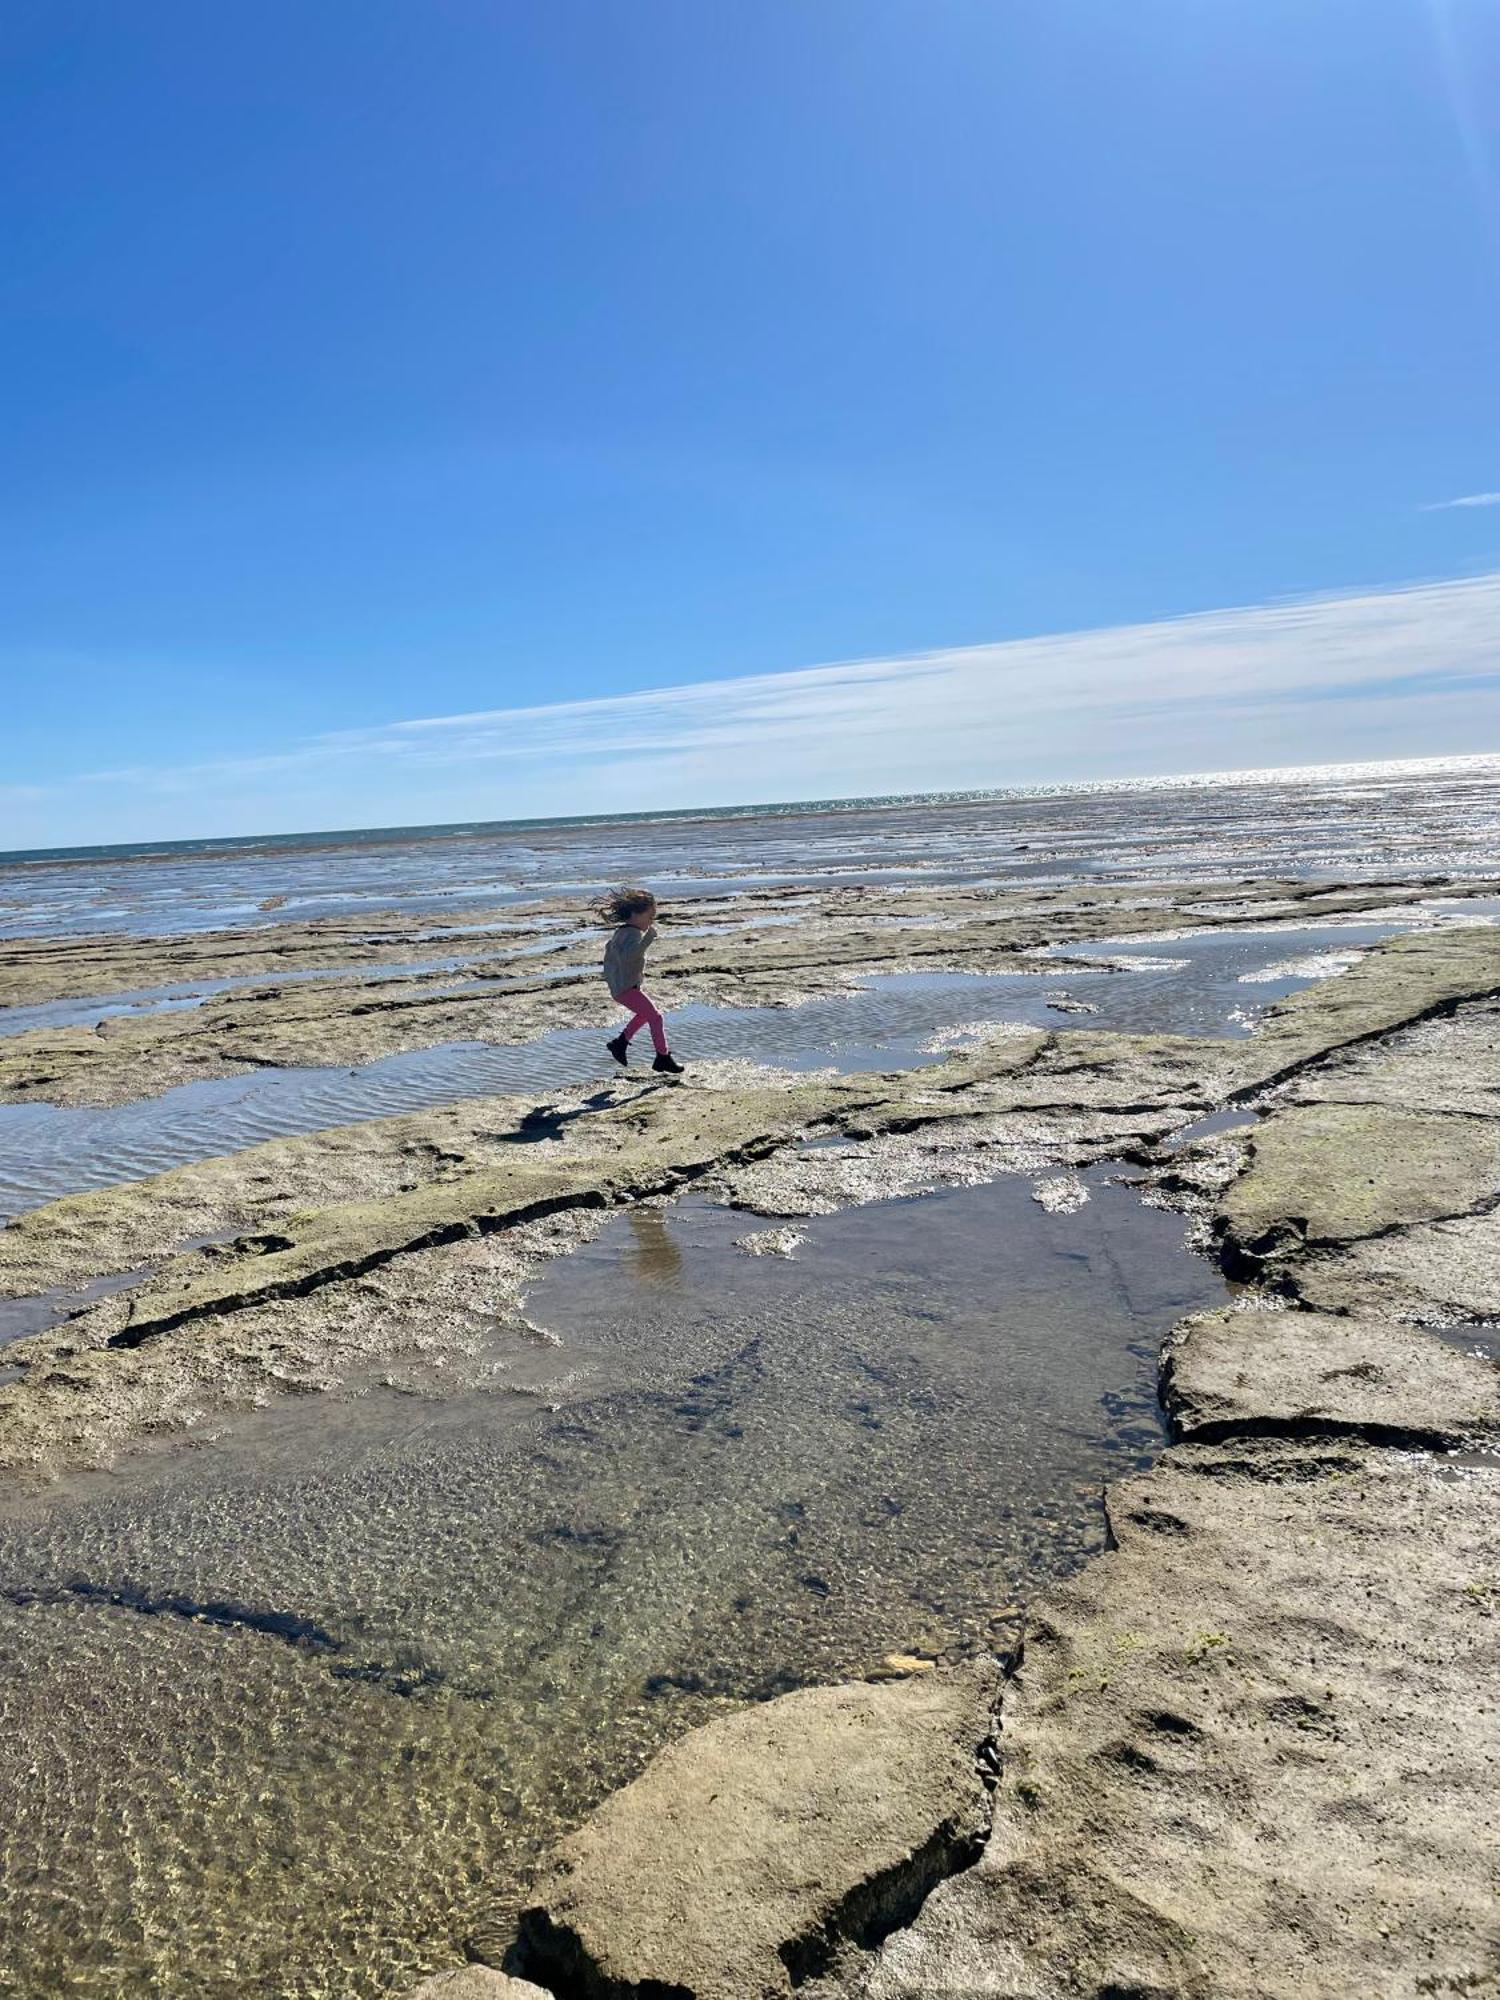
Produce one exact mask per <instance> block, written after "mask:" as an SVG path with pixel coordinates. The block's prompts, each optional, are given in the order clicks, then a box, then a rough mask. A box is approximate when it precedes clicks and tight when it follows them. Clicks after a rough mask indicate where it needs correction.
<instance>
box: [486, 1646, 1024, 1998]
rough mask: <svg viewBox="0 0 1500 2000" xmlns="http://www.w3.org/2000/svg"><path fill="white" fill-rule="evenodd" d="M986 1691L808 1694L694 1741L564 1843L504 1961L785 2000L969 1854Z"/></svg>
mask: <svg viewBox="0 0 1500 2000" xmlns="http://www.w3.org/2000/svg"><path fill="white" fill-rule="evenodd" d="M993 1692H994V1690H993V1684H992V1682H991V1681H990V1679H989V1677H988V1676H987V1675H981V1674H961V1675H960V1674H955V1675H936V1674H933V1675H926V1676H923V1677H921V1678H913V1679H908V1680H899V1681H891V1682H885V1683H882V1684H880V1685H878V1686H871V1685H867V1684H863V1683H855V1684H851V1685H845V1686H840V1687H823V1688H807V1689H803V1690H801V1691H799V1692H798V1693H796V1694H790V1695H784V1696H782V1697H781V1698H780V1699H779V1700H776V1701H773V1702H769V1703H766V1704H765V1705H763V1706H760V1707H755V1708H749V1709H745V1710H742V1711H740V1712H738V1713H736V1714H733V1715H729V1716H725V1717H723V1718H722V1719H720V1720H718V1721H715V1722H712V1723H709V1724H707V1725H706V1726H705V1727H703V1728H701V1729H698V1730H695V1731H694V1732H693V1733H692V1734H691V1735H689V1736H687V1737H684V1738H683V1739H682V1740H681V1741H680V1742H678V1743H676V1744H674V1745H672V1746H671V1747H670V1748H669V1749H667V1750H665V1751H663V1753H662V1754H661V1755H660V1756H659V1757H658V1758H657V1759H656V1760H655V1761H654V1763H652V1764H651V1765H650V1766H649V1767H648V1768H647V1770H646V1772H645V1773H644V1775H643V1776H641V1777H640V1778H638V1779H636V1781H635V1782H634V1784H631V1785H627V1786H626V1787H625V1789H624V1790H623V1791H621V1792H617V1793H616V1794H615V1795H614V1797H613V1798H611V1799H608V1800H607V1801H606V1802H605V1804H604V1805H603V1806H602V1807H601V1808H600V1809H599V1811H598V1812H596V1813H595V1814H594V1816H593V1817H592V1818H591V1819H590V1820H588V1821H586V1822H585V1824H584V1825H583V1826H582V1827H581V1828H580V1829H579V1830H578V1831H577V1832H576V1833H574V1834H572V1835H570V1836H569V1837H568V1838H567V1839H566V1840H565V1841H564V1842H563V1843H562V1844H561V1846H560V1847H559V1849H558V1850H557V1854H556V1857H555V1861H554V1865H553V1868H552V1871H551V1873H550V1874H549V1875H548V1876H547V1877H546V1878H545V1879H544V1881H543V1882H542V1884H541V1885H540V1888H539V1891H538V1894H537V1899H536V1902H535V1904H534V1906H533V1907H532V1908H531V1909H530V1910H528V1911H527V1912H526V1913H525V1915H524V1916H523V1918H522V1920H521V1932H520V1939H519V1944H518V1949H517V1952H516V1962H517V1965H518V1968H519V1969H521V1970H523V1971H526V1972H528V1973H534V1974H535V1975H536V1976H537V1977H538V1978H541V1979H546V1980H549V1981H550V1982H551V1983H553V1984H554V1985H555V1986H556V1987H557V1988H558V1990H560V1991H565V1992H567V1993H569V1994H577V1995H610V1996H625V1995H637V1996H639V1997H640V2000H659V1996H661V1995H663V1994H667V1993H670V1994H673V1995H680V1996H684V2000H686V1996H692V2000H751V1996H772V1995H786V1994H790V1993H791V1992H792V1991H793V1990H794V1989H795V1988H796V1987H797V1986H800V1985H802V1984H803V1983H804V1982H805V1981H806V1980H807V1979H809V1978H813V1977H816V1976H817V1975H818V1974H820V1973H822V1972H823V1971H825V1970H826V1969H827V1968H828V1967H829V1966H830V1965H831V1964H832V1963H833V1962H834V1961H835V1960H836V1959H837V1957H838V1955H839V1953H840V1950H841V1948H844V1947H847V1946H850V1945H854V1946H857V1945H860V1944H869V1943H872V1942H875V1941H878V1939H879V1938H881V1937H882V1936H884V1935H886V1934H887V1933H888V1932H889V1931H890V1930H892V1929H893V1928H894V1927H895V1926H897V1925H898V1924H903V1923H908V1922H910V1920H911V1918H912V1917H913V1916H914V1915H915V1914H916V1911H917V1909H918V1908H919V1906H920V1904H921V1902H922V1899H923V1897H924V1896H926V1894H927V1893H928V1891H929V1890H930V1889H931V1888H932V1887H933V1885H934V1883H936V1882H938V1881H939V1880H941V1879H942V1878H943V1877H944V1876H946V1875H948V1874H951V1873H952V1871H953V1870H954V1868H955V1867H960V1866H963V1865H965V1864H966V1863H967V1862H969V1861H970V1860H972V1859H973V1857H974V1855H975V1854H976V1853H977V1852H978V1850H979V1844H980V1839H981V1835H982V1831H983V1828H984V1825H985V1822H986V1819H987V1800H988V1794H987V1792H986V1790H985V1787H984V1784H983V1781H982V1778H981V1775H980V1768H979V1762H978V1755H977V1753H978V1750H979V1746H980V1744H981V1743H982V1742H983V1741H984V1740H985V1739H987V1737H988V1736H989V1734H990V1729H991V1703H992V1699H993Z"/></svg>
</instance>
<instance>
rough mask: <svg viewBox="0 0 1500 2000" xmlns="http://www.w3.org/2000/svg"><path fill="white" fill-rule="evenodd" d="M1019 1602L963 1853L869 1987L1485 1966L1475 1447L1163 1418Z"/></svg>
mask: <svg viewBox="0 0 1500 2000" xmlns="http://www.w3.org/2000/svg"><path fill="white" fill-rule="evenodd" d="M1111 1518H1112V1521H1113V1523H1114V1526H1115V1531H1116V1534H1117V1536H1118V1538H1119V1547H1118V1549H1117V1550H1116V1551H1115V1552H1114V1553H1112V1554H1110V1555H1108V1556H1104V1557H1101V1558H1100V1559H1099V1560H1097V1561H1096V1562H1094V1563H1092V1564H1091V1565H1090V1566H1089V1567H1088V1568H1087V1569H1086V1570H1085V1571H1084V1572H1083V1574H1082V1575H1081V1576H1080V1577H1079V1578H1078V1579H1077V1580H1076V1581H1075V1582H1073V1583H1071V1584H1068V1585H1064V1586H1063V1587H1062V1588H1061V1589H1059V1590H1057V1591H1055V1592H1053V1593H1052V1594H1051V1595H1050V1597H1049V1598H1048V1600H1047V1601H1046V1602H1045V1604H1044V1605H1042V1606H1041V1607H1039V1608H1038V1610H1037V1611H1036V1613H1035V1614H1034V1615H1033V1617H1032V1619H1031V1620H1030V1622H1029V1624H1028V1629H1027V1633H1026V1638H1025V1650H1024V1655H1023V1658H1022V1662H1021V1665H1020V1668H1019V1670H1018V1671H1017V1673H1016V1674H1015V1675H1014V1677H1013V1678H1012V1679H1011V1681H1010V1682H1009V1683H1008V1685H1007V1687H1006V1690H1005V1696H1004V1709H1003V1733H1002V1750H1003V1757H1004V1776H1003V1778H1002V1780H1001V1785H1000V1789H999V1791H998V1793H997V1796H996V1812H995V1823H994V1831H993V1833H992V1835H991V1838H990V1842H989V1845H988V1847H987V1849H986V1851H985V1854H984V1856H983V1859H982V1860H981V1861H980V1863H979V1864H978V1866H977V1867H976V1868H974V1869H972V1870H970V1871H969V1872H968V1873H967V1874H966V1875H964V1876H962V1877H959V1878H957V1879H956V1880H954V1881H952V1882H951V1883H948V1884H946V1885H945V1886H944V1887H942V1888H941V1889H939V1890H938V1891H937V1892H936V1894H935V1895H934V1896H933V1897H932V1899H931V1900H930V1901H929V1903H928V1904H927V1906H926V1908H925V1909H924V1910H923V1912H922V1914H921V1916H920V1918H919V1919H918V1920H917V1922H916V1924H915V1925H914V1926H912V1927H911V1929H909V1930H908V1931H906V1932H905V1933H903V1934H902V1935H901V1936H900V1937H898V1938H896V1939H893V1940H892V1941H891V1942H890V1943H889V1944H888V1945H887V1947H886V1948H885V1950H884V1952H883V1954H882V1955H881V1957H880V1959H879V1961H878V1962H877V1964H876V1965H875V1966H874V1968H873V1969H872V1970H871V1971H870V1973H869V1974H868V1976H867V1977H866V1979H865V1980H864V1981H862V1982H861V1984H860V1987H859V1991H860V1992H861V1993H862V1994H864V1995H867V1996H868V2000H918V1996H920V1997H921V2000H929V1996H937V1995H944V1996H954V2000H957V1996H964V2000H968V1996H971V1995H980V1994H982V1995H986V1996H991V1995H993V1996H997V2000H999V1996H1006V2000H1011V1996H1014V2000H1023V1996H1024V2000H1054V1996H1055V2000H1063V1996H1065V1995H1066V1996H1073V1995H1077V1994H1089V1995H1093V1996H1103V1995H1105V1994H1124V1993H1131V1994H1151V1995H1162V1996H1166V1995H1172V1996H1182V2000H1282V1996H1286V2000H1292V1996H1296V2000H1310V1996H1319V2000H1334V1996H1341V2000H1347V1996H1354V1995H1367V1994H1368V1995H1377V1994H1378V1995H1383V1996H1392V2000H1394V1996H1397V1995H1401V1996H1413V2000H1414V1996H1416V1995H1417V1994H1420V1993H1445V1992H1451V1993H1484V1992H1490V1991H1493V1990H1494V1986H1495V1980H1496V1975H1497V1970H1500V1927H1497V1914H1496V1913H1497V1909H1500V1903H1497V1901H1496V1899H1495V1895H1494V1887H1495V1882H1494V1874H1493V1862H1494V1855H1495V1853H1496V1836H1497V1833H1500V1822H1497V1806H1496V1798H1497V1786H1496V1781H1497V1778H1500V1719H1497V1718H1500V1711H1497V1706H1496V1700H1495V1693H1494V1688H1495V1674H1496V1669H1497V1667H1500V1617H1497V1615H1496V1613H1497V1609H1500V1606H1497V1602H1496V1595H1495V1592H1496V1579H1497V1575H1500V1571H1497V1567H1496V1565H1497V1562H1500V1473H1497V1471H1496V1469H1495V1468H1494V1467H1493V1466H1488V1467H1485V1468H1483V1469H1473V1470H1467V1471H1457V1470H1450V1469H1449V1468H1447V1467H1446V1466H1444V1465H1442V1464H1441V1463H1439V1462H1434V1461H1432V1460H1430V1459H1424V1458H1405V1457H1402V1456H1400V1455H1398V1454H1396V1453H1394V1452H1382V1451H1375V1450H1371V1449H1369V1448H1361V1447H1352V1446H1351V1447H1319V1446H1316V1445H1312V1446H1309V1445H1288V1444H1281V1443H1275V1444H1256V1445H1251V1446H1247V1447H1241V1448H1239V1449H1237V1450H1236V1451H1234V1452H1232V1453H1231V1452H1229V1451H1226V1450H1224V1449H1221V1448H1213V1449H1210V1448H1201V1449H1192V1448H1186V1447H1179V1448H1178V1449H1176V1450H1174V1451H1173V1452H1172V1453H1171V1454H1170V1455H1169V1457H1168V1459H1167V1460H1166V1461H1165V1462H1164V1463H1163V1464H1162V1465H1161V1466H1160V1467H1158V1468H1157V1470H1155V1471H1154V1472H1152V1473H1149V1474H1147V1475H1146V1476H1145V1477H1143V1478H1140V1479H1136V1480H1132V1481H1129V1482H1127V1483H1126V1484H1125V1485H1124V1486H1122V1487H1119V1488H1117V1489H1115V1490H1114V1492H1113V1494H1112V1496H1111Z"/></svg>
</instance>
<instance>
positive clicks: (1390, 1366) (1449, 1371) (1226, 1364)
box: [1162, 1308, 1500, 1447]
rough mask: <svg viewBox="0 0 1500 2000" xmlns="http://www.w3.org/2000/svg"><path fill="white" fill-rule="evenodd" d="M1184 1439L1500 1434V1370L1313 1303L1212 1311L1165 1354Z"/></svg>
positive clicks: (1431, 1339) (1429, 1441)
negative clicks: (1313, 1308)
mask: <svg viewBox="0 0 1500 2000" xmlns="http://www.w3.org/2000/svg"><path fill="white" fill-rule="evenodd" d="M1162 1387H1163V1393H1164V1396H1165V1399H1166V1404H1167V1408H1168V1410H1169V1411H1170V1412H1171V1415H1172V1419H1173V1421H1174V1423H1175V1424H1176V1426H1177V1429H1178V1432H1179V1433H1180V1435H1181V1436H1183V1437H1184V1438H1187V1439H1190V1440H1193V1441H1196V1442H1202V1443H1207V1442H1210V1441H1213V1440H1215V1439H1221V1438H1226V1437H1231V1436H1233V1435H1235V1434H1236V1433H1244V1432H1247V1431H1259V1432H1261V1433H1263V1434H1264V1433H1272V1432H1279V1433H1281V1434H1283V1435H1299V1434H1302V1435H1309V1436H1311V1435H1317V1434H1320V1433H1321V1434H1325V1435H1326V1434H1330V1433H1337V1432H1349V1433H1353V1434H1355V1435H1358V1436H1361V1437H1363V1438H1364V1439H1365V1440H1366V1441H1367V1442H1369V1443H1376V1444H1419V1445H1426V1446H1429V1447H1431V1446H1444V1445H1453V1444H1458V1443H1461V1442H1464V1441H1465V1440H1469V1439H1476V1440H1477V1439H1482V1438H1487V1437H1490V1436H1493V1435H1494V1434H1495V1433H1496V1432H1500V1370H1497V1368H1496V1366H1495V1364H1494V1363H1493V1362H1492V1361H1488V1360H1484V1359H1481V1358H1480V1357H1479V1356H1477V1355H1473V1354H1464V1353H1461V1352H1460V1351H1459V1350H1458V1349H1457V1348H1456V1347H1452V1346H1449V1345H1448V1344H1447V1343H1446V1342H1445V1341H1442V1340H1440V1339H1439V1338H1438V1337H1437V1336H1436V1335H1435V1334H1433V1333H1429V1332H1427V1331H1426V1330H1425V1329H1423V1328H1421V1327H1415V1326H1403V1325H1401V1324H1400V1323H1399V1322H1396V1321H1393V1320H1380V1319H1370V1318H1359V1319H1355V1318H1341V1317H1338V1316H1336V1315H1334V1314H1331V1313H1317V1312H1236V1311H1235V1310H1234V1309H1233V1308H1230V1309H1227V1310H1225V1311H1223V1312H1216V1313H1205V1314H1203V1315H1202V1316H1201V1317H1200V1318H1198V1319H1193V1320H1188V1321H1186V1322H1184V1324H1183V1326H1182V1328H1181V1329H1180V1331H1179V1334H1178V1337H1177V1339H1176V1340H1175V1341H1174V1342H1173V1343H1172V1344H1171V1345H1169V1347H1168V1348H1167V1350H1166V1354H1165V1356H1164V1360H1163V1369H1162Z"/></svg>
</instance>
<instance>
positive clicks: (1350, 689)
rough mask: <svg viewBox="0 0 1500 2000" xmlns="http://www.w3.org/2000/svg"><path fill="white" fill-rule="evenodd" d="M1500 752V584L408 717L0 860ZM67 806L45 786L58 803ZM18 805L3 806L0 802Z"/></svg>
mask: <svg viewBox="0 0 1500 2000" xmlns="http://www.w3.org/2000/svg"><path fill="white" fill-rule="evenodd" d="M1491 748H1493V749H1500V573H1496V574H1491V575H1486V576H1479V577H1471V578H1465V579H1461V580H1458V581H1453V582H1444V583H1435V584H1424V585H1418V586H1413V587H1410V588H1407V589H1400V590H1387V591H1371V592H1366V593H1362V594H1359V595H1354V596H1344V597H1323V598H1316V599H1310V600H1303V601H1298V602H1292V603H1276V604H1264V605H1252V606H1247V607H1241V608H1238V609H1234V610H1226V611H1215V612H1209V613H1204V614H1201V615H1197V616H1193V617H1185V618H1177V619H1169V620H1165V621H1162V622H1160V623H1156V624H1148V625H1131V626H1114V627H1109V628H1106V629H1103V630H1096V631H1085V632H1071V633H1063V634H1059V635H1055V636H1051V637H1046V638H1039V639H1017V640H1008V641H1004V642H1002V643H998V644H994V645H984V646H971V647H964V648H956V649H951V650H944V651H938V652H930V653H919V654H914V655H907V656H903V657H899V658H891V659H874V660H858V661H846V662H841V663H837V664H833V665H826V666H818V667H806V668H799V669H794V670H792V671H789V672H784V673H773V674H758V675H752V676H749V677H747V678H744V679H739V680H706V681H699V682H695V683H692V684H690V685H688V686H685V687H670V688H655V689H647V690H644V691H642V692H639V693H632V694H622V695H611V696H607V697H603V698H598V699H591V700H584V701H564V702H546V703H537V704H531V705H526V706H520V707H510V708H497V709H487V710H480V711H478V712H474V713H466V714H462V715H439V716H418V717H412V718H408V719H403V720H400V721H396V722H391V723H388V724H383V725H380V726H376V727H367V728H358V729H349V730H342V731H339V732H336V733H334V734H330V735H325V736H320V737H316V738H314V739H312V740H310V741H304V742H301V743H292V744H289V745H288V746H287V748H286V749H285V750H284V751H279V752H275V753H272V754H269V755H258V756H255V757H241V758H236V757H226V758H223V759H221V760H216V761H214V762H212V763H204V764H195V765H190V766H184V767H167V766H163V767H159V768H157V767H144V766H143V767H136V768H129V769H123V770H112V771H107V772H106V771H101V772H95V773H92V774H88V775H85V776H82V777H77V778H72V779H67V780H62V781H60V782H61V785H62V788H63V793H64V796H63V798H62V799H60V800H58V801H57V802H56V803H53V804H51V805H46V804H44V803H42V802H38V804H37V807H36V810H35V812H33V813H26V812H22V811H19V810H16V808H18V807H19V806H20V805H21V803H22V802H21V801H19V800H12V802H11V804H12V813H11V814H9V815H7V818H11V819H13V821H14V825H13V827H12V826H7V827H6V828H5V830H4V832H3V833H0V846H22V845H43V844H46V843H47V842H48V841H49V840H50V839H56V838H69V839H73V840H96V839H110V838H113V839H139V838H172V837H176V836H178V835H182V836H190V835H194V834H198V833H205V832H215V833H229V832H270V831H296V830H303V829H314V828H319V827H325V828H326V827H340V826H352V825H394V824H402V823H405V824H415V823H430V822H438V821H443V820H449V821H457V820H465V819H479V818H483V819H504V818H510V817H524V816H531V815H538V814H547V813H570V812H616V811H636V810H649V809H651V808H654V807H662V808H668V807H673V806H693V805H703V804H715V803H718V804H725V805H730V804H745V803H751V802H755V801H758V800H764V799H795V798H829V797H851V796H860V795H871V794H878V793H888V792H901V791H917V790H923V791H926V790H944V789H955V790H958V789H970V788H976V787H981V786H999V785H1007V784H1046V783H1055V782H1063V781H1067V780H1071V779H1088V778H1099V777H1112V776H1113V777H1131V776H1148V775H1157V774H1162V773H1174V772H1175V773H1180V772H1187V771H1195V770H1197V771H1206V770H1219V771H1222V770H1225V769H1248V768H1254V767H1263V766H1279V765H1289V764H1297V763H1312V762H1318V763H1326V762H1328V761H1330V760H1340V761H1351V760H1359V759H1369V758H1378V757H1382V756H1386V757H1392V756H1396V757H1411V756H1421V755H1424V754H1425V755H1431V754H1441V753H1447V752H1457V751H1475V750H1485V749H1491ZM51 788H52V787H49V789H51ZM0 803H3V801H0Z"/></svg>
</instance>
